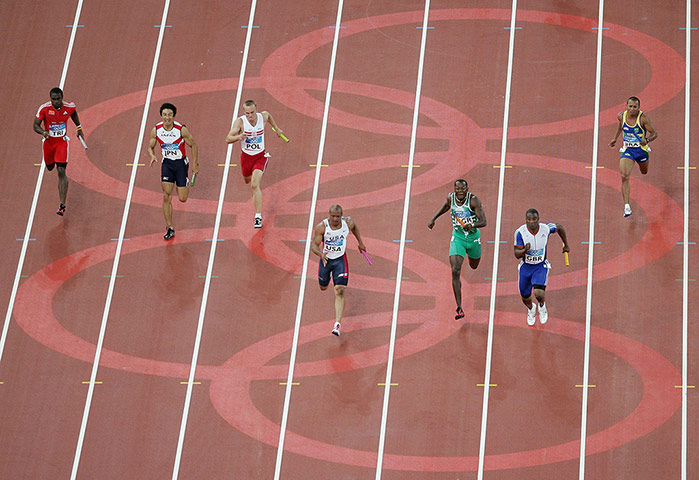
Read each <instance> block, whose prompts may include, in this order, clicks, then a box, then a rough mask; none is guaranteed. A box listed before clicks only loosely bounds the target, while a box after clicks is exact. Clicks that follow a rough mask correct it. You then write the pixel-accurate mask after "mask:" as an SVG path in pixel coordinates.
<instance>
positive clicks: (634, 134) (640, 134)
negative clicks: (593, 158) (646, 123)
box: [619, 110, 650, 152]
mask: <svg viewBox="0 0 699 480" xmlns="http://www.w3.org/2000/svg"><path fill="white" fill-rule="evenodd" d="M627 113H629V112H628V111H626V110H625V111H624V115H623V116H622V118H621V129H622V131H623V132H624V145H623V146H622V147H621V149H620V150H619V151H621V152H623V151H625V150H626V149H627V148H642V149H643V150H645V151H650V149H649V148H648V144H646V145H641V142H642V141H643V140H645V138H646V131H645V130H644V129H643V127H642V126H641V115H643V112H642V111H639V112H638V117H636V124H635V125H629V124H628V123H626V114H627Z"/></svg>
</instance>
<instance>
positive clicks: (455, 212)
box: [449, 192, 478, 238]
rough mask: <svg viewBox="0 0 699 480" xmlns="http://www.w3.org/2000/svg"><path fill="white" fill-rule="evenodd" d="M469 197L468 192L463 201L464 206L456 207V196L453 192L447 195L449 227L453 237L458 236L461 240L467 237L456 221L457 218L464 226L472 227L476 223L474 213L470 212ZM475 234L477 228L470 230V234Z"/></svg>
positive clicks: (476, 218)
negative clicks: (449, 211)
mask: <svg viewBox="0 0 699 480" xmlns="http://www.w3.org/2000/svg"><path fill="white" fill-rule="evenodd" d="M471 196H472V193H471V192H468V193H467V194H466V198H465V199H464V204H463V205H457V203H456V194H455V193H454V192H452V193H450V194H449V198H451V225H452V227H453V228H454V233H453V235H459V236H461V237H463V238H466V235H467V233H466V231H465V230H464V229H463V227H462V226H461V224H460V223H459V222H458V221H457V220H456V219H457V218H459V219H461V221H462V222H464V223H465V224H466V225H473V224H474V223H476V222H477V221H478V217H477V216H476V212H474V211H473V210H471ZM477 232H478V229H477V228H472V229H471V232H470V233H471V234H475V233H477Z"/></svg>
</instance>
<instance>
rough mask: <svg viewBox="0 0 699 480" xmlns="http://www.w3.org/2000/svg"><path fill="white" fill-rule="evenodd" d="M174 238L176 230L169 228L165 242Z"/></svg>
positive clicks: (164, 236)
mask: <svg viewBox="0 0 699 480" xmlns="http://www.w3.org/2000/svg"><path fill="white" fill-rule="evenodd" d="M174 236H175V229H174V228H172V227H167V232H165V235H163V238H164V239H165V240H170V239H172V237H174Z"/></svg>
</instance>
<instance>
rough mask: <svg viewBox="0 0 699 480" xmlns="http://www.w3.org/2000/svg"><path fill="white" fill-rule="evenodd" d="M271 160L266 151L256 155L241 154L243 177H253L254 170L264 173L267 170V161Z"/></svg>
mask: <svg viewBox="0 0 699 480" xmlns="http://www.w3.org/2000/svg"><path fill="white" fill-rule="evenodd" d="M268 160H269V154H268V153H265V151H264V150H263V151H261V152H260V153H256V154H255V155H248V154H247V153H245V152H240V170H241V172H242V173H243V177H246V178H247V177H250V176H252V172H253V170H262V172H263V173H264V171H265V168H267V161H268Z"/></svg>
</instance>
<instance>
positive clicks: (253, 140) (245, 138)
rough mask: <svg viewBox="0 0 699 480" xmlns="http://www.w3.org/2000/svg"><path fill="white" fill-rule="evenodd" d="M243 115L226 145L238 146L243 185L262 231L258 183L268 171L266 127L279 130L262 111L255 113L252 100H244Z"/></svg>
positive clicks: (255, 109)
mask: <svg viewBox="0 0 699 480" xmlns="http://www.w3.org/2000/svg"><path fill="white" fill-rule="evenodd" d="M243 113H244V115H242V116H240V117H238V118H236V119H235V122H233V127H232V128H231V131H230V132H228V136H227V137H226V143H235V142H241V143H240V171H241V173H242V174H243V179H244V180H245V183H249V184H250V186H251V187H252V203H253V206H254V207H255V221H254V224H253V226H254V227H255V228H262V189H261V188H260V182H261V181H262V175H263V174H264V173H265V168H267V161H268V159H269V153H267V152H265V126H267V125H269V126H271V127H272V129H273V130H274V131H275V133H276V134H277V135H278V136H281V135H282V133H283V132H282V130H281V128H279V127H278V126H277V123H276V122H275V121H274V118H272V115H271V114H270V113H269V112H267V111H263V112H262V113H257V104H256V103H255V101H254V100H246V101H245V103H243Z"/></svg>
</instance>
